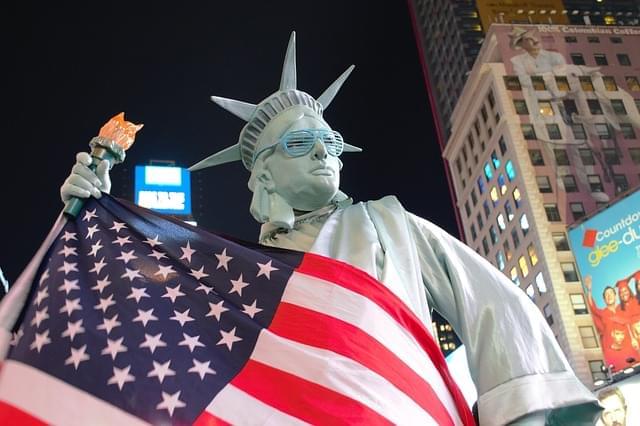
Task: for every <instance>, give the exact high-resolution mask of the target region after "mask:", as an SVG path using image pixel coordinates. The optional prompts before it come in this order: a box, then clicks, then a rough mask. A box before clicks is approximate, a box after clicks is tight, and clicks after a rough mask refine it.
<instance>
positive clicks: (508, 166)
mask: <svg viewBox="0 0 640 426" xmlns="http://www.w3.org/2000/svg"><path fill="white" fill-rule="evenodd" d="M504 171H505V172H507V177H508V178H509V182H513V180H514V179H515V178H516V168H515V166H514V165H513V161H511V160H507V162H506V163H505V164H504Z"/></svg>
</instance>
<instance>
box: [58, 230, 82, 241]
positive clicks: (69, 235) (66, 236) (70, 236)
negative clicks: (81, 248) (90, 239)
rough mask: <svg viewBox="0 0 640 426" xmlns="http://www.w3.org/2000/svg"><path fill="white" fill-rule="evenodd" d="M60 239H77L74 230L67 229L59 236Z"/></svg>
mask: <svg viewBox="0 0 640 426" xmlns="http://www.w3.org/2000/svg"><path fill="white" fill-rule="evenodd" d="M60 239H63V240H65V241H67V242H68V241H69V240H76V241H78V239H77V238H76V233H75V232H68V231H64V235H63V236H62V237H60Z"/></svg>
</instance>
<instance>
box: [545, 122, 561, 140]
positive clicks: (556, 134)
mask: <svg viewBox="0 0 640 426" xmlns="http://www.w3.org/2000/svg"><path fill="white" fill-rule="evenodd" d="M547 133H548V134H549V139H552V140H557V139H562V134H561V133H560V127H559V126H558V125H557V124H555V123H549V124H547Z"/></svg>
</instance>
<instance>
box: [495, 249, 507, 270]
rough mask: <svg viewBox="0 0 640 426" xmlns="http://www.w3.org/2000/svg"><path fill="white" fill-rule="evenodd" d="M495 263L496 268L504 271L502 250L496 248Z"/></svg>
mask: <svg viewBox="0 0 640 426" xmlns="http://www.w3.org/2000/svg"><path fill="white" fill-rule="evenodd" d="M496 265H498V269H500V270H501V271H504V266H505V261H504V253H503V252H502V250H498V253H497V254H496Z"/></svg>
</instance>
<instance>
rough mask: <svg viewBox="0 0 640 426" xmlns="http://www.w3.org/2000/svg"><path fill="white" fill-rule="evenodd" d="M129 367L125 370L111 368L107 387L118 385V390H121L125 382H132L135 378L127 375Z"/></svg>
mask: <svg viewBox="0 0 640 426" xmlns="http://www.w3.org/2000/svg"><path fill="white" fill-rule="evenodd" d="M129 370H131V366H130V365H127V366H126V367H125V368H122V369H120V368H118V367H113V376H111V378H110V379H109V381H108V382H107V384H108V385H114V384H117V385H118V389H120V390H122V387H123V386H124V384H125V383H127V382H133V381H134V380H135V379H136V378H135V377H134V376H132V375H131V374H129Z"/></svg>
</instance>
